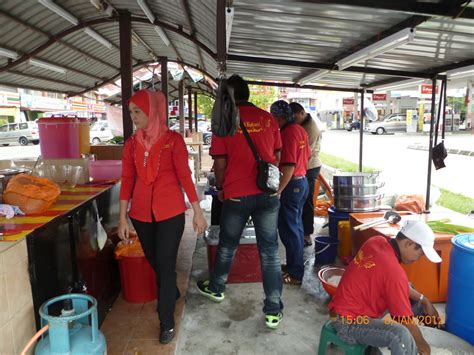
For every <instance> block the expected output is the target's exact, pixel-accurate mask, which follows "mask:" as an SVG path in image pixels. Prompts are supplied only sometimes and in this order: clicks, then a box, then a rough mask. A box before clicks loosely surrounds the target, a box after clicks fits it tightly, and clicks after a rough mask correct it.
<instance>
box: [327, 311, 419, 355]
mask: <svg viewBox="0 0 474 355" xmlns="http://www.w3.org/2000/svg"><path fill="white" fill-rule="evenodd" d="M412 311H413V314H414V315H415V316H419V315H423V314H424V313H423V307H421V306H420V305H419V304H417V303H416V302H412ZM361 323H363V324H361ZM367 323H368V324H367ZM333 325H334V329H336V332H337V336H338V337H339V338H341V339H342V340H344V341H345V342H347V343H349V344H355V343H359V344H366V345H370V346H373V347H376V348H385V347H388V348H390V351H391V353H392V355H416V354H418V351H417V348H416V343H415V339H414V338H413V336H412V335H411V333H410V331H409V330H408V329H407V327H405V326H404V325H402V324H387V323H386V322H385V321H384V320H383V319H375V318H362V319H361V320H360V321H355V322H352V324H348V322H347V321H344V320H343V319H342V318H341V317H339V316H338V317H337V320H336V321H334V323H333Z"/></svg>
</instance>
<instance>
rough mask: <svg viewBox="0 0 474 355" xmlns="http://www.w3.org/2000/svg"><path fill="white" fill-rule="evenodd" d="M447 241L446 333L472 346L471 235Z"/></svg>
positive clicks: (473, 288) (473, 241)
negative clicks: (449, 249) (448, 250)
mask: <svg viewBox="0 0 474 355" xmlns="http://www.w3.org/2000/svg"><path fill="white" fill-rule="evenodd" d="M451 242H452V243H453V248H452V249H451V258H450V264H449V276H448V298H447V301H446V330H447V331H448V332H450V333H453V334H455V335H457V336H458V337H460V338H463V339H464V340H467V341H468V342H469V343H471V344H473V345H474V233H468V234H459V235H457V236H455V237H453V239H452V240H451Z"/></svg>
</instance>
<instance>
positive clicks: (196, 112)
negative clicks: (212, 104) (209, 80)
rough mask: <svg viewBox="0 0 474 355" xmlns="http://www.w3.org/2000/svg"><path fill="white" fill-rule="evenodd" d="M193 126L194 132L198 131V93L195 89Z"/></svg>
mask: <svg viewBox="0 0 474 355" xmlns="http://www.w3.org/2000/svg"><path fill="white" fill-rule="evenodd" d="M193 102H194V127H195V128H196V132H197V131H198V93H197V91H195V92H194V101H193Z"/></svg>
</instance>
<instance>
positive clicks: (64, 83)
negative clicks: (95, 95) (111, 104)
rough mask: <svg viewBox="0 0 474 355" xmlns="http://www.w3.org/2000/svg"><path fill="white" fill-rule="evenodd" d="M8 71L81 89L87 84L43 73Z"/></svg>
mask: <svg viewBox="0 0 474 355" xmlns="http://www.w3.org/2000/svg"><path fill="white" fill-rule="evenodd" d="M8 72H9V73H11V74H14V75H19V76H24V77H27V78H33V79H39V80H45V81H50V82H53V83H60V84H63V85H68V86H75V87H78V88H81V89H85V88H86V86H83V85H80V84H75V83H72V82H70V81H65V80H58V79H56V78H48V77H45V76H41V75H34V74H27V73H23V72H20V71H16V70H9V71H8Z"/></svg>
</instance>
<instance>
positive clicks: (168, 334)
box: [160, 329, 174, 344]
mask: <svg viewBox="0 0 474 355" xmlns="http://www.w3.org/2000/svg"><path fill="white" fill-rule="evenodd" d="M173 338H174V329H170V330H160V343H161V344H168V343H169V342H170V341H171V340H173Z"/></svg>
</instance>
